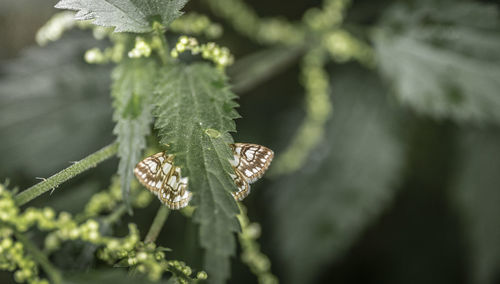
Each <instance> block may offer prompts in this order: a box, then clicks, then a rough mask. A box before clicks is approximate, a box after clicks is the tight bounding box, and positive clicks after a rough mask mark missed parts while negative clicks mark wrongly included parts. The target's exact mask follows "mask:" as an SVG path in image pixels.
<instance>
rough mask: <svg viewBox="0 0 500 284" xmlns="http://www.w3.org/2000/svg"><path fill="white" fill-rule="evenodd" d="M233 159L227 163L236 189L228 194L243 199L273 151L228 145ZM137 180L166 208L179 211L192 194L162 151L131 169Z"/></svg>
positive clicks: (245, 145) (240, 145)
mask: <svg viewBox="0 0 500 284" xmlns="http://www.w3.org/2000/svg"><path fill="white" fill-rule="evenodd" d="M230 147H231V149H232V150H233V159H232V160H231V161H230V162H231V165H232V166H233V169H234V174H230V175H231V178H232V179H233V181H234V183H235V184H236V187H237V188H238V190H237V191H236V192H232V193H231V194H232V195H233V197H234V199H236V200H237V201H241V200H243V199H244V198H245V197H246V196H248V194H249V193H250V184H251V183H253V182H255V181H256V180H258V179H259V178H260V177H262V175H264V172H265V171H266V170H267V168H268V167H269V164H270V163H271V161H272V159H273V155H274V154H273V151H271V150H270V149H269V148H267V147H264V146H261V145H257V144H250V143H234V144H230ZM134 174H135V176H136V177H137V179H138V180H139V181H140V182H141V183H142V184H143V185H144V186H145V187H146V188H147V189H148V190H149V191H151V192H152V193H154V194H155V195H156V196H157V197H158V199H160V201H161V202H162V203H164V204H165V205H166V206H167V207H169V208H170V209H180V208H183V207H185V206H187V205H188V204H189V201H190V200H191V197H192V193H191V192H190V191H189V190H188V189H187V188H188V178H187V177H182V175H181V169H180V168H179V167H176V166H175V165H174V156H173V155H168V154H166V153H165V152H160V153H156V154H154V155H152V156H150V157H147V158H146V159H144V160H142V161H141V162H139V163H138V164H137V166H136V167H135V169H134Z"/></svg>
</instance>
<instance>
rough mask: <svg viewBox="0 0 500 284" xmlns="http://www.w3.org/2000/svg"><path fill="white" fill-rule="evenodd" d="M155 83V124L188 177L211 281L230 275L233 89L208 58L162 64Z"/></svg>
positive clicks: (234, 225)
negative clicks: (231, 90) (188, 63)
mask: <svg viewBox="0 0 500 284" xmlns="http://www.w3.org/2000/svg"><path fill="white" fill-rule="evenodd" d="M159 76H160V81H161V82H162V83H161V84H160V85H159V86H158V88H157V96H156V100H155V102H156V111H155V116H156V117H157V120H156V123H155V127H156V128H158V129H159V133H160V137H161V143H165V144H168V145H169V147H168V150H167V151H168V153H171V154H174V155H175V160H174V162H175V163H176V164H178V165H179V166H180V167H181V168H182V174H183V175H185V176H188V177H189V186H190V188H191V190H192V191H193V192H194V194H195V195H194V196H195V197H194V200H193V203H194V205H195V206H197V209H196V211H195V213H194V216H193V218H194V220H195V222H197V223H199V224H200V244H201V246H202V247H203V248H204V249H205V268H206V270H207V272H208V273H209V275H210V277H211V281H213V283H221V282H223V281H224V280H225V279H227V278H228V277H229V272H230V270H229V256H230V255H233V254H234V250H235V239H234V232H236V231H238V229H239V227H238V222H237V219H236V215H237V214H238V208H237V206H236V203H235V201H234V199H233V197H232V196H231V194H230V193H231V192H232V191H235V190H236V185H235V184H234V182H233V180H232V179H231V177H230V176H229V174H230V173H232V168H231V165H230V164H229V160H230V159H232V153H231V150H230V149H229V145H228V144H229V143H232V138H231V137H230V135H229V132H230V131H234V130H235V126H234V121H233V119H235V118H237V117H238V114H237V113H236V111H235V110H234V107H236V106H237V104H236V103H235V102H234V101H233V99H234V98H235V95H234V94H233V93H231V92H230V91H229V89H228V87H227V85H226V82H225V81H226V78H225V77H224V75H223V74H221V73H220V72H219V71H218V70H216V69H215V68H214V67H211V66H209V65H207V64H193V65H189V66H184V65H181V64H178V65H175V66H172V67H171V68H168V69H163V70H162V72H161V73H160V75H159Z"/></svg>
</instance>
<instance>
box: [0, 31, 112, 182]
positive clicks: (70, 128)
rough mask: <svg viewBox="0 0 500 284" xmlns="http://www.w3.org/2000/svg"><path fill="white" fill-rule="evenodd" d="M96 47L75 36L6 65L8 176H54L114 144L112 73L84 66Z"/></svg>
mask: <svg viewBox="0 0 500 284" xmlns="http://www.w3.org/2000/svg"><path fill="white" fill-rule="evenodd" d="M94 45H96V42H95V41H93V40H92V38H91V37H90V36H89V35H87V34H83V33H80V32H76V33H71V34H68V36H66V37H65V38H63V39H62V40H60V41H58V42H56V43H53V44H50V45H48V46H46V47H43V48H41V47H33V48H30V49H28V50H26V51H25V52H23V53H22V55H21V56H20V57H19V58H17V59H14V60H12V61H10V62H7V63H4V64H2V65H1V71H0V137H2V139H1V140H2V141H1V143H0V156H1V157H2V161H8V163H1V164H0V172H2V175H11V174H12V173H14V172H15V171H19V170H20V171H21V172H22V173H25V174H27V175H30V176H43V175H48V174H51V173H53V171H54V170H56V169H60V168H64V167H66V166H68V162H69V161H72V160H78V159H80V158H81V157H82V156H84V155H86V154H88V153H91V152H93V151H95V150H96V149H98V148H99V147H102V146H103V145H105V144H106V143H109V142H110V141H111V140H112V136H111V129H112V123H111V106H110V105H111V104H110V100H109V95H108V94H107V93H108V88H109V69H108V68H107V67H105V66H91V65H88V64H85V63H84V62H83V60H82V58H83V54H84V52H85V50H86V49H88V48H90V47H92V46H94ZM75 129H77V131H75Z"/></svg>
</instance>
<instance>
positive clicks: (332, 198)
mask: <svg viewBox="0 0 500 284" xmlns="http://www.w3.org/2000/svg"><path fill="white" fill-rule="evenodd" d="M357 70H358V71H356V72H354V71H353V70H350V71H346V69H345V67H344V68H343V69H342V72H337V71H334V72H333V73H334V74H338V75H335V77H334V78H333V79H332V81H333V82H335V83H334V84H332V92H333V101H334V104H335V105H336V106H337V107H336V111H335V114H334V115H333V117H332V119H331V121H330V122H329V123H328V125H327V128H326V137H325V140H326V141H323V143H321V144H320V145H319V147H317V148H316V149H315V150H314V151H312V152H311V155H310V156H309V159H308V160H307V161H306V162H305V163H304V166H303V167H302V169H301V170H299V171H298V172H297V173H295V174H293V175H289V176H286V177H285V178H284V179H283V180H282V181H280V182H279V184H278V185H277V188H275V189H274V190H273V192H276V196H275V198H274V204H273V213H274V214H273V215H274V220H273V224H275V225H274V232H273V234H274V236H275V237H276V244H278V245H277V250H278V253H279V254H280V255H281V259H282V261H283V262H284V263H285V267H286V271H287V272H286V275H287V276H286V278H285V279H283V281H284V282H285V283H314V282H315V281H314V280H315V278H314V277H315V276H317V274H318V272H320V271H321V270H322V269H324V267H325V266H327V265H328V264H329V263H330V262H331V261H334V260H336V259H338V258H339V257H340V256H342V254H343V253H344V252H345V250H346V249H348V248H349V246H350V245H351V244H352V243H353V242H355V241H356V239H357V238H358V236H359V235H360V234H361V233H362V232H363V230H364V229H365V228H366V227H367V225H369V224H370V222H372V221H373V220H374V219H375V218H377V216H378V215H379V214H380V213H381V211H382V210H383V209H384V208H385V207H386V206H387V205H388V203H389V202H390V201H391V199H392V197H393V195H394V186H395V183H396V182H397V180H398V177H399V176H400V174H401V168H402V164H403V158H404V156H403V149H402V145H401V143H400V142H399V140H398V138H397V136H396V135H395V133H394V132H393V130H394V129H393V128H394V122H395V121H398V117H397V116H395V113H394V111H393V110H391V109H390V108H388V107H387V106H386V105H385V102H384V97H383V95H384V90H383V89H382V87H381V83H380V82H379V81H378V80H377V79H376V78H375V77H374V76H373V75H370V74H369V73H367V72H366V71H365V72H364V73H363V72H359V69H357ZM359 82H363V84H360V83H359Z"/></svg>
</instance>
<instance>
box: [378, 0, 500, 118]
mask: <svg viewBox="0 0 500 284" xmlns="http://www.w3.org/2000/svg"><path fill="white" fill-rule="evenodd" d="M382 19H383V20H382V22H381V24H380V26H379V27H378V29H377V30H376V33H375V34H374V41H375V50H376V56H377V59H378V64H379V67H380V70H381V72H382V73H383V74H384V75H385V77H386V78H387V79H388V80H389V82H390V83H391V84H392V85H393V87H394V89H395V93H396V96H397V97H398V99H399V100H400V101H401V102H402V103H404V104H407V105H409V106H411V107H413V108H414V109H415V110H417V111H418V112H421V113H424V114H429V115H432V116H434V117H438V118H441V117H449V118H453V119H456V120H459V121H465V120H472V121H485V120H491V121H495V122H497V123H498V122H500V95H499V92H498V90H499V89H500V53H499V52H498V51H499V50H500V21H499V17H498V11H497V9H496V7H494V6H493V5H488V4H482V3H479V2H475V3H473V2H464V1H419V2H418V4H416V5H412V6H409V5H402V4H395V5H394V6H392V8H390V9H389V10H388V11H387V12H386V13H385V14H384V15H383V17H382Z"/></svg>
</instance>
